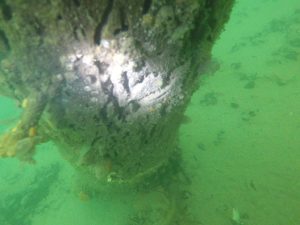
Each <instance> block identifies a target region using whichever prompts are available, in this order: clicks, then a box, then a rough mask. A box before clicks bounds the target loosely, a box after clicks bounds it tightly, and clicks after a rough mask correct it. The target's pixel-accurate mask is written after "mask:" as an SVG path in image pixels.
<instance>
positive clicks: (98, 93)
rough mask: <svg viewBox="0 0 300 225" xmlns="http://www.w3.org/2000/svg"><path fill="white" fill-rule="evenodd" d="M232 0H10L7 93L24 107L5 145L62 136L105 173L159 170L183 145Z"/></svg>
mask: <svg viewBox="0 0 300 225" xmlns="http://www.w3.org/2000/svg"><path fill="white" fill-rule="evenodd" d="M232 5H233V0H172V1H171V0H152V1H151V0H98V1H96V0H85V1H83V0H26V1H25V0H2V1H0V9H1V13H0V51H1V52H0V60H1V67H0V85H1V86H0V94H3V95H7V96H10V97H12V98H14V99H17V100H18V101H19V102H20V105H22V106H23V108H24V114H23V116H22V118H21V119H20V123H19V124H18V125H16V127H15V128H14V129H13V130H12V131H10V132H8V133H7V134H5V135H4V137H3V138H2V140H1V143H0V155H1V156H2V157H12V156H15V157H19V158H20V159H21V160H25V161H31V160H32V157H33V155H34V146H35V145H36V144H37V143H39V142H41V141H46V140H53V141H54V142H56V143H57V144H58V145H59V146H60V147H61V152H62V154H63V155H64V157H65V158H66V159H67V160H69V161H70V162H71V163H72V164H73V165H74V166H76V167H78V168H81V169H83V170H84V171H86V172H87V173H88V174H90V175H91V176H92V177H94V178H95V179H97V180H99V181H104V182H107V181H108V182H114V181H115V182H131V181H133V180H136V179H138V178H139V177H143V176H144V175H145V174H149V173H152V172H153V171H155V170H156V169H157V168H159V167H161V166H162V165H163V164H165V163H166V162H167V161H168V160H169V159H170V157H172V155H174V154H177V153H176V138H177V130H178V127H179V125H180V122H181V120H182V116H183V111H184V109H185V107H186V105H187V103H188V102H189V100H190V97H191V95H192V93H193V92H194V90H195V89H196V88H197V83H198V82H197V81H198V78H199V75H201V72H202V71H203V69H204V67H205V65H207V62H208V61H209V58H210V51H211V48H212V45H213V43H214V41H215V40H216V39H217V38H218V36H219V34H220V32H221V31H222V29H223V27H224V24H225V23H226V21H227V20H228V18H229V14H230V11H231V8H232ZM24 140H25V141H24Z"/></svg>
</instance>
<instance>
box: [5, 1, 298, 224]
mask: <svg viewBox="0 0 300 225" xmlns="http://www.w3.org/2000/svg"><path fill="white" fill-rule="evenodd" d="M211 67H212V69H211V70H212V71H215V72H214V73H213V72H208V73H207V74H205V75H203V76H202V79H201V81H200V87H199V89H198V91H197V92H196V93H195V94H194V96H193V98H192V101H191V103H190V105H189V107H188V109H187V111H186V115H187V117H188V118H189V119H186V123H185V124H183V125H182V127H181V129H180V135H179V139H180V147H181V149H182V152H183V158H184V162H183V166H184V168H185V169H186V171H187V173H188V175H189V176H190V178H191V180H192V182H191V187H190V195H191V196H192V198H190V200H189V208H190V210H191V213H192V214H194V215H197V221H198V222H199V224H202V225H241V224H244V225H299V224H300V2H299V0H239V1H237V3H236V5H235V6H234V8H233V12H232V16H231V19H230V21H229V23H228V24H227V25H226V27H225V31H224V32H223V33H222V35H221V37H220V38H219V40H218V41H217V43H216V45H215V47H214V49H213V59H212V66H211ZM20 113H21V110H20V109H19V108H18V107H17V103H16V102H14V101H12V100H10V99H7V98H5V97H1V98H0V132H1V133H3V132H4V131H5V130H7V129H9V128H11V127H12V126H13V124H14V123H15V122H16V120H17V118H18V115H19V114H20ZM36 161H37V163H36V164H35V165H28V164H22V163H20V162H18V161H17V160H16V159H1V160H0V193H1V194H0V225H102V224H104V225H123V224H124V222H123V221H124V220H125V219H126V217H128V215H129V214H130V212H131V211H132V210H134V208H135V207H138V206H136V205H138V204H139V203H138V201H139V200H136V199H134V197H133V196H130V193H129V194H128V195H126V196H125V195H117V196H110V195H108V194H105V195H103V196H101V197H100V198H99V199H89V197H88V196H85V195H84V194H83V193H76V192H74V190H73V185H74V170H73V168H72V167H71V166H70V165H69V164H68V163H67V162H66V161H65V160H64V159H63V158H62V157H61V156H60V155H59V153H58V151H57V149H56V147H55V146H54V145H53V144H52V143H47V144H43V145H40V146H38V150H37V155H36ZM154 197H155V196H154ZM143 201H145V199H143ZM187 225H188V224H187Z"/></svg>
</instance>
